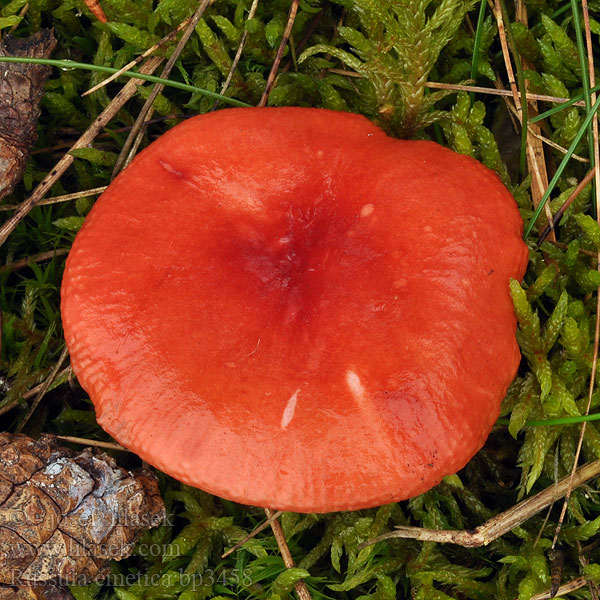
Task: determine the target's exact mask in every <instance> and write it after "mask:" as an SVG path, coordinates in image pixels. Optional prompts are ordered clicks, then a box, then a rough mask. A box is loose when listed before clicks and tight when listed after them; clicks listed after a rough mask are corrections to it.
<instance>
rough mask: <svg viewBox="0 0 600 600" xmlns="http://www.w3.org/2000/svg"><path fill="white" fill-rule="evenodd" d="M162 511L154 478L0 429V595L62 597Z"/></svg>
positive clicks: (118, 555)
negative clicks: (70, 584)
mask: <svg viewBox="0 0 600 600" xmlns="http://www.w3.org/2000/svg"><path fill="white" fill-rule="evenodd" d="M164 517H165V506H164V503H163V501H162V499H161V497H160V493H159V491H158V484H157V481H156V478H155V477H154V475H153V474H152V473H150V472H149V471H146V470H143V469H139V470H137V471H135V472H129V471H125V470H124V469H122V468H120V467H119V466H118V465H117V464H116V463H115V461H114V460H113V459H112V458H111V457H110V456H108V455H106V454H104V453H98V452H94V451H92V450H91V449H90V448H86V449H85V450H84V451H83V452H81V453H80V454H78V455H76V456H74V455H73V453H72V452H71V451H69V450H68V449H67V448H63V447H61V446H59V445H58V444H56V442H55V441H54V440H53V439H52V438H50V437H43V438H41V439H39V440H37V441H36V440H32V439H31V438H29V437H27V436H25V435H21V434H10V433H0V600H18V599H25V598H29V600H31V596H32V595H33V596H34V597H36V598H46V599H48V600H50V599H56V598H61V597H62V598H65V597H69V593H68V592H67V591H66V590H65V589H64V588H62V587H61V584H63V583H78V584H82V583H88V582H91V581H98V580H100V579H103V578H104V577H105V576H106V575H107V574H108V562H109V560H120V559H122V558H125V557H127V556H129V555H130V554H131V552H132V550H133V547H134V545H135V543H136V542H137V540H138V539H139V537H140V535H141V534H142V532H143V531H144V530H146V529H150V528H152V527H156V526H158V525H159V524H160V522H161V521H162V520H163V519H164Z"/></svg>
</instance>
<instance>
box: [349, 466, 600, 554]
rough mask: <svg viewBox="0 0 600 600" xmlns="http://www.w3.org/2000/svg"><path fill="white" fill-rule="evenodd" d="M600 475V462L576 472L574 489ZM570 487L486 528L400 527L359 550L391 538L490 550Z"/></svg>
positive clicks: (545, 493) (553, 489) (546, 493)
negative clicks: (493, 543)
mask: <svg viewBox="0 0 600 600" xmlns="http://www.w3.org/2000/svg"><path fill="white" fill-rule="evenodd" d="M599 474H600V460H596V461H594V462H591V463H588V464H587V465H584V466H583V467H581V468H580V469H578V470H577V471H576V472H575V476H574V477H573V479H572V481H573V487H579V486H580V485H582V484H583V483H585V482H586V481H588V479H591V478H592V477H596V476H597V475H599ZM570 484H571V476H570V475H567V476H566V477H563V478H562V479H561V480H560V481H558V482H556V483H555V484H553V485H551V486H550V487H547V488H546V489H545V490H542V491H541V492H539V493H538V494H536V495H535V496H532V497H531V498H527V499H526V500H523V501H522V502H519V503H518V504H516V505H515V506H513V507H512V508H510V509H508V510H507V511H505V512H503V513H500V514H499V515H496V516H495V517H492V518H491V519H489V520H488V521H486V522H485V523H484V524H483V525H480V526H479V527H476V528H475V529H472V530H466V529H465V530H437V529H423V528H421V527H406V526H399V527H397V528H396V530H395V531H391V532H390V533H386V534H384V535H381V536H379V537H376V538H373V539H372V540H369V541H367V542H364V543H363V544H361V545H360V546H359V547H358V548H359V550H360V549H361V548H364V547H365V546H370V545H371V544H375V543H377V542H379V541H381V540H388V539H391V538H411V539H414V540H421V541H423V542H438V543H442V544H458V545H459V546H464V547H465V548H479V547H480V546H487V545H488V544H489V543H491V542H493V541H494V540H495V539H498V538H499V537H501V536H503V535H504V534H505V533H508V532H509V531H510V530H511V529H514V528H515V527H517V526H518V525H520V524H521V523H523V522H524V521H526V520H527V519H529V518H531V517H532V516H533V515H535V514H536V513H537V512H539V511H540V510H542V509H544V508H546V507H547V506H549V505H550V504H552V503H553V502H556V500H558V499H559V498H560V497H561V496H563V495H564V494H565V493H566V492H567V490H568V489H569V486H570Z"/></svg>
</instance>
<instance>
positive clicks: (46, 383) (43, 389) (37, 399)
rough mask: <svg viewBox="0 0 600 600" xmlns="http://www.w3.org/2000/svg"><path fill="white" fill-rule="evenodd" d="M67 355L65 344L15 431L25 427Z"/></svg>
mask: <svg viewBox="0 0 600 600" xmlns="http://www.w3.org/2000/svg"><path fill="white" fill-rule="evenodd" d="M67 356H69V351H68V350H67V347H66V346H65V347H64V349H63V351H62V352H61V353H60V356H59V357H58V360H57V361H56V364H55V365H54V367H53V368H52V371H50V375H48V377H47V379H46V381H44V384H43V386H42V387H41V389H40V391H39V392H38V394H37V396H36V397H35V400H34V401H33V402H32V403H31V406H30V407H29V410H28V411H27V413H26V414H25V417H23V420H22V421H21V422H20V423H19V425H18V426H17V428H16V429H15V433H19V432H20V431H22V430H23V427H25V425H26V424H27V421H29V419H30V418H31V415H32V414H33V413H34V412H35V410H36V408H37V407H38V406H39V404H40V402H41V401H42V398H43V397H44V396H45V395H46V392H47V391H48V389H49V388H50V386H51V385H52V382H53V381H54V379H55V378H56V376H57V375H58V372H59V371H60V368H61V366H62V364H63V362H65V360H66V359H67Z"/></svg>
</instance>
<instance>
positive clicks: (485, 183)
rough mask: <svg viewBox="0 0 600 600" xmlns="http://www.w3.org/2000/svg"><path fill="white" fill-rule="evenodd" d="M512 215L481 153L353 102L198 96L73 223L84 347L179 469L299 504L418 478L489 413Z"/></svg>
mask: <svg viewBox="0 0 600 600" xmlns="http://www.w3.org/2000/svg"><path fill="white" fill-rule="evenodd" d="M521 229H522V223H521V219H520V217H519V213H518V211H517V208H516V206H515V202H514V199H513V198H512V196H511V195H510V194H509V192H508V191H507V190H506V188H505V187H504V186H503V185H502V184H501V182H500V181H499V179H498V178H497V176H496V175H495V174H494V173H492V172H491V171H490V170H488V169H487V168H485V167H484V166H482V165H481V164H479V163H478V162H476V161H475V160H473V159H471V158H468V157H465V156H461V155H458V154H456V153H454V152H452V151H450V150H448V149H446V148H443V147H442V146H439V145H437V144H434V143H431V142H412V141H400V140H397V139H392V138H389V137H387V136H386V135H385V134H384V133H383V132H382V131H381V130H380V129H378V128H377V127H376V126H374V125H373V124H372V123H370V122H369V121H368V120H367V119H365V118H363V117H361V116H357V115H354V114H347V113H341V112H332V111H326V110H320V109H306V108H267V109H265V108H260V109H228V110H222V111H219V112H215V113H211V114H207V115H203V116H199V117H195V118H193V119H190V120H188V121H186V122H185V123H182V124H181V125H179V126H177V127H175V128H174V129H172V130H171V131H169V132H168V133H167V134H165V135H163V136H162V137H161V138H160V139H158V140H157V141H156V142H154V143H153V144H151V145H150V146H149V147H148V148H147V149H146V150H144V151H143V152H142V153H141V154H140V155H139V156H138V157H137V158H136V159H135V161H134V162H133V163H132V165H131V166H130V167H128V168H127V169H126V170H125V171H124V172H123V173H122V174H121V175H119V177H118V178H117V179H116V180H115V181H114V182H113V183H112V184H111V185H110V186H109V188H108V190H107V191H106V192H104V194H103V195H102V197H101V198H100V199H99V200H98V201H97V203H96V205H95V206H94V208H93V210H92V212H91V214H90V216H89V217H88V219H87V220H86V222H85V224H84V226H83V228H82V229H81V231H80V233H79V234H78V236H77V238H76V240H75V243H74V244H73V249H72V251H71V254H70V256H69V258H68V261H67V267H66V272H65V276H64V282H63V287H62V314H63V321H64V328H65V337H66V340H67V345H68V347H69V351H70V353H71V359H72V364H73V369H74V371H75V373H76V375H77V377H78V379H79V381H80V382H81V384H82V386H83V387H84V388H85V389H86V390H87V391H88V393H89V394H90V397H91V399H92V401H93V402H94V404H95V406H96V410H97V415H98V422H99V423H100V424H101V425H102V427H104V429H106V431H108V432H109V433H110V434H111V435H112V436H114V438H115V439H116V440H118V441H119V442H120V443H121V444H124V445H125V446H127V447H128V448H130V449H131V450H133V451H135V452H137V453H138V454H139V455H140V456H141V457H142V458H143V459H145V460H146V461H148V462H149V463H150V464H152V465H154V466H156V467H158V468H159V469H162V470H163V471H165V472H166V473H168V474H170V475H172V476H173V477H175V478H177V479H179V480H181V481H183V482H185V483H188V484H191V485H194V486H197V487H200V488H202V489H204V490H207V491H209V492H212V493H214V494H217V495H220V496H222V497H225V498H229V499H232V500H236V501H238V502H243V503H248V504H254V505H260V506H270V507H273V508H280V509H285V510H294V511H302V512H307V511H310V512H312V511H314V512H325V511H333V510H350V509H358V508H364V507H369V506H375V505H379V504H383V503H387V502H391V501H396V500H401V499H405V498H409V497H411V496H414V495H417V494H419V493H421V492H424V491H426V490H428V489H429V488H431V487H432V486H433V485H435V484H437V483H438V482H439V481H440V479H441V478H442V477H443V476H445V475H448V474H450V473H454V472H456V471H457V470H458V469H460V468H462V467H463V466H464V465H465V463H466V462H467V461H468V460H469V459H470V458H471V457H472V456H473V454H474V453H475V452H477V450H479V448H481V446H482V445H483V443H484V441H485V439H486V437H487V435H488V434H489V432H490V430H491V428H492V426H493V424H494V422H495V420H496V418H497V417H498V412H499V407H500V402H501V400H502V398H503V397H504V394H505V392H506V389H507V387H508V385H509V383H510V382H511V379H512V378H513V377H514V375H515V371H516V369H517V365H518V363H519V356H520V355H519V350H518V347H517V344H516V342H515V335H514V334H515V328H516V322H515V316H514V313H513V308H512V304H511V300H510V296H509V290H508V283H509V279H510V278H511V277H515V278H521V277H522V275H523V273H524V270H525V266H526V262H527V249H526V246H525V245H524V243H523V242H522V240H521Z"/></svg>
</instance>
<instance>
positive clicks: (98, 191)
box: [0, 185, 108, 211]
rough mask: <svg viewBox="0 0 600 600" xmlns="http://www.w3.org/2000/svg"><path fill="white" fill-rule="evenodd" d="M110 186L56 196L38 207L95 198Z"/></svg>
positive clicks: (10, 206)
mask: <svg viewBox="0 0 600 600" xmlns="http://www.w3.org/2000/svg"><path fill="white" fill-rule="evenodd" d="M107 187H108V186H106V185H103V186H101V187H97V188H90V189H89V190H82V191H81V192H73V193H72V194H63V195H62V196H54V197H53V198H46V199H45V200H40V201H39V202H38V203H37V206H47V205H48V204H58V203H59V202H68V201H69V200H77V199H78V198H85V197H86V196H95V195H96V194H101V193H102V192H103V191H104V190H105V189H106V188H107ZM17 208H19V205H18V204H7V205H3V206H0V211H5V210H15V209H17Z"/></svg>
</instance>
